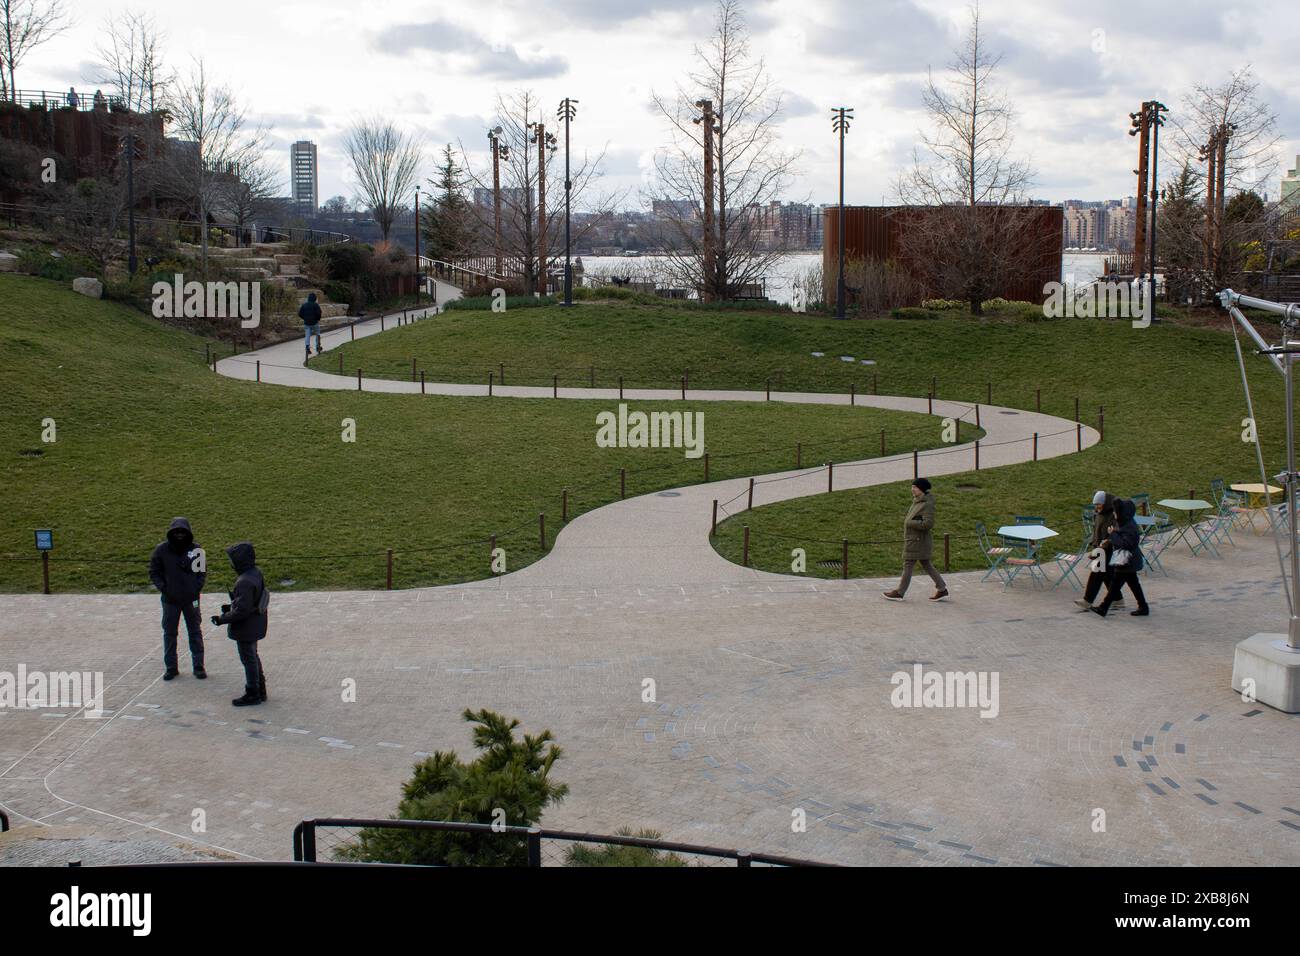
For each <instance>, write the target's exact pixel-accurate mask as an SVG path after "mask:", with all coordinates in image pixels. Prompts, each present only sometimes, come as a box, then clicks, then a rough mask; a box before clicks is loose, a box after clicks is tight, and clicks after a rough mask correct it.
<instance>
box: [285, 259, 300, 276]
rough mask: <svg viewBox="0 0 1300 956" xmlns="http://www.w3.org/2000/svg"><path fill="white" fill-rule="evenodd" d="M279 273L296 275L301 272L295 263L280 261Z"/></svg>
mask: <svg viewBox="0 0 1300 956" xmlns="http://www.w3.org/2000/svg"><path fill="white" fill-rule="evenodd" d="M280 275H282V276H298V275H302V272H301V271H300V270H299V268H298V266H297V264H296V263H286V262H282V263H280Z"/></svg>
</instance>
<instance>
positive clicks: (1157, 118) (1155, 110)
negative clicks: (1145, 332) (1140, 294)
mask: <svg viewBox="0 0 1300 956" xmlns="http://www.w3.org/2000/svg"><path fill="white" fill-rule="evenodd" d="M1167 112H1169V108H1168V107H1167V106H1165V104H1163V103H1159V102H1157V101H1155V100H1152V101H1151V124H1150V125H1151V234H1150V236H1148V237H1147V239H1148V242H1147V245H1148V247H1149V249H1150V255H1151V270H1150V272H1149V275H1150V281H1151V293H1150V299H1151V315H1155V307H1156V200H1157V198H1158V197H1159V195H1160V177H1159V175H1158V170H1159V166H1160V127H1161V126H1164V125H1165V119H1164V117H1163V116H1162V115H1161V114H1162V113H1167Z"/></svg>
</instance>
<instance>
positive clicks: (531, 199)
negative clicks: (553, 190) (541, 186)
mask: <svg viewBox="0 0 1300 956" xmlns="http://www.w3.org/2000/svg"><path fill="white" fill-rule="evenodd" d="M553 201H554V200H552V202H553ZM563 204H564V193H563V191H561V193H560V205H561V207H563ZM474 205H476V206H478V207H480V208H482V209H491V208H492V205H493V200H492V189H491V187H488V188H486V189H484V188H482V187H475V189H474ZM547 205H548V206H549V205H550V203H547ZM536 208H537V191H536V190H535V189H533V188H532V187H529V188H528V189H524V188H523V187H522V186H502V187H501V209H502V211H503V212H505V211H508V210H511V209H513V210H517V211H520V212H522V211H523V210H524V209H536Z"/></svg>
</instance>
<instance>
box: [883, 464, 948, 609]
mask: <svg viewBox="0 0 1300 956" xmlns="http://www.w3.org/2000/svg"><path fill="white" fill-rule="evenodd" d="M933 552H934V495H933V494H931V493H930V482H929V481H928V480H927V479H925V478H917V479H916V480H915V481H913V482H912V507H910V508H908V509H907V517H906V518H904V519H903V577H902V578H901V579H900V580H899V582H898V587H896V588H894V589H893V590H892V591H885V592H884V595H885V597H886V599H888V600H890V601H901V600H903V596H904V595H905V594H907V588H908V585H910V584H911V583H912V568H914V567H915V566H916V563H917V562H918V561H920V562H921V567H923V568H924V569H925V571H926V573H927V574H929V575H930V579H931V580H932V581H934V587H935V592H934V593H933V594H932V595H930V600H931V601H941V600H943V599H944V598H946V597H947V596H948V585H946V584H944V583H943V578H942V577H941V576H940V574H939V571H938V569H937V568H935V566H934V562H933V561H931V560H930V557H931V555H932V554H933Z"/></svg>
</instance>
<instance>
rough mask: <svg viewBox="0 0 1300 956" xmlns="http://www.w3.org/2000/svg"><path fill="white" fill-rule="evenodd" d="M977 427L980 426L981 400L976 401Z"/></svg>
mask: <svg viewBox="0 0 1300 956" xmlns="http://www.w3.org/2000/svg"><path fill="white" fill-rule="evenodd" d="M975 427H976V428H979V427H980V406H979V402H976V403H975Z"/></svg>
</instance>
